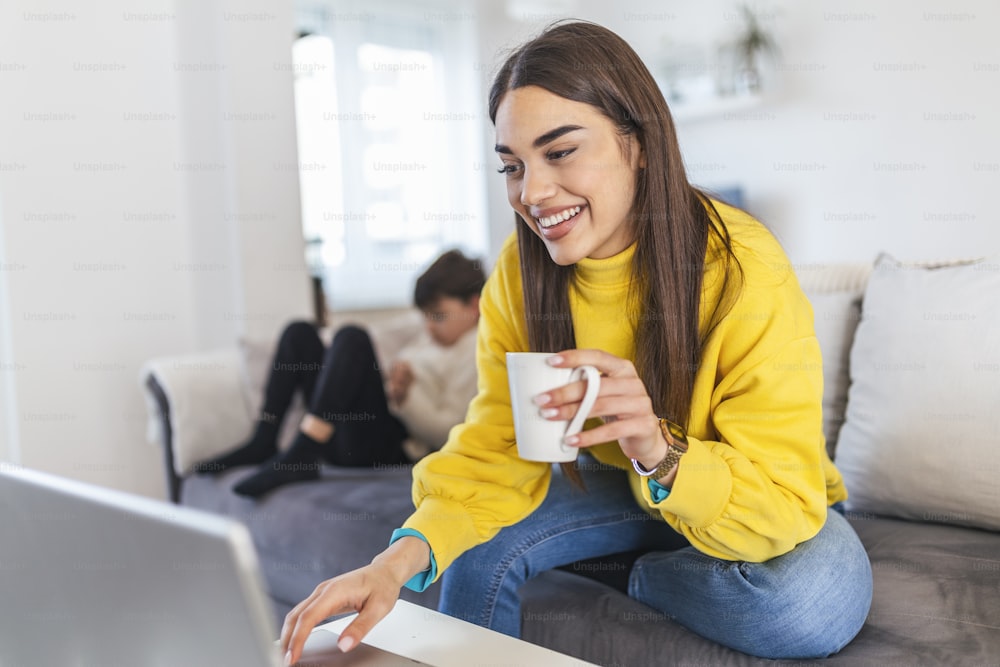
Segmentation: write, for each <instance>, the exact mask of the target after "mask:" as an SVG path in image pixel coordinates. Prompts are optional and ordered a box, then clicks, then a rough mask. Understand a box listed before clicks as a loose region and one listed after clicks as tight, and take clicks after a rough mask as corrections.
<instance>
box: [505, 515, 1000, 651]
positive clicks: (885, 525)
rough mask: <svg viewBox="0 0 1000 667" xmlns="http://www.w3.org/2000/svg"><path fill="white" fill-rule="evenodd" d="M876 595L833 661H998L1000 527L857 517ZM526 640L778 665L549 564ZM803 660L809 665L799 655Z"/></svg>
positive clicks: (534, 593)
mask: <svg viewBox="0 0 1000 667" xmlns="http://www.w3.org/2000/svg"><path fill="white" fill-rule="evenodd" d="M851 523H852V525H853V526H854V528H855V530H857V532H858V535H859V536H860V537H861V541H862V542H863V543H864V545H865V547H866V548H867V549H868V553H869V556H870V558H871V561H872V571H873V576H874V585H875V595H874V602H873V605H872V610H871V612H870V614H869V617H868V621H867V622H866V623H865V627H864V628H862V630H861V633H860V634H859V635H858V636H857V638H855V640H854V641H853V642H851V643H850V644H849V645H848V646H847V647H846V648H844V649H843V650H842V651H841V652H840V653H838V654H836V655H834V656H831V657H830V658H827V659H826V660H824V661H822V664H829V665H857V666H861V665H865V666H868V665H883V664H885V665H908V666H909V665H946V664H947V665H955V664H963V665H974V664H982V665H986V664H995V663H996V660H997V656H1000V534H998V533H992V532H988V531H981V530H973V529H968V528H959V527H954V526H946V525H934V524H926V523H911V522H907V521H901V520H896V519H888V518H879V517H874V516H870V515H853V516H852V517H851ZM521 598H522V601H523V604H522V616H523V619H524V620H523V622H522V635H523V637H524V639H526V640H528V641H531V642H534V643H536V644H541V645H542V646H547V647H549V648H552V649H555V650H557V651H561V652H563V653H568V654H570V655H575V656H577V657H580V658H583V659H586V660H589V661H591V662H595V663H597V664H601V665H612V664H613V665H620V666H622V667H625V666H631V665H636V666H642V667H646V666H648V665H654V664H657V665H659V664H663V665H774V664H783V663H781V662H778V663H775V662H774V661H770V660H761V659H758V658H753V657H751V656H748V655H745V654H743V653H739V652H736V651H731V650H729V649H726V648H723V647H722V646H719V645H717V644H714V643H712V642H709V641H707V640H705V639H702V638H701V637H699V636H697V635H695V634H694V633H692V632H689V631H688V630H686V629H684V628H683V627H681V626H679V625H676V624H674V623H673V622H671V621H670V620H668V619H666V618H664V617H663V615H662V614H659V613H658V612H656V611H655V610H653V609H651V608H650V607H647V606H645V605H643V604H640V603H638V602H636V601H634V600H632V599H630V598H628V597H627V596H625V595H624V594H622V593H620V592H618V591H616V590H614V589H612V588H609V587H607V586H604V585H603V584H600V583H597V582H595V581H592V580H589V579H585V578H583V577H580V576H577V575H574V574H571V573H568V572H562V571H553V572H546V573H545V574H543V575H541V576H539V577H537V578H536V579H533V580H532V581H530V582H528V583H527V584H525V585H524V586H523V587H522V588H521ZM796 664H799V663H798V662H797V663H796Z"/></svg>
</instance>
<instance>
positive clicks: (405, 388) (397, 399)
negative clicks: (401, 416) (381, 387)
mask: <svg viewBox="0 0 1000 667" xmlns="http://www.w3.org/2000/svg"><path fill="white" fill-rule="evenodd" d="M412 384H413V367H412V366H410V364H408V363H406V362H405V361H397V362H396V363H394V364H393V365H392V367H391V368H390V369H389V379H388V380H387V381H386V387H385V394H386V398H388V399H389V402H390V403H393V404H394V405H401V404H402V403H403V401H405V400H406V395H407V393H409V391H410V385H412Z"/></svg>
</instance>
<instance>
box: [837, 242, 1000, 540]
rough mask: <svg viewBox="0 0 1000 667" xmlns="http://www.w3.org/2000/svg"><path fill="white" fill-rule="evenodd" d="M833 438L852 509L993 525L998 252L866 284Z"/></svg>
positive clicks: (891, 268) (884, 267)
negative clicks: (842, 415)
mask: <svg viewBox="0 0 1000 667" xmlns="http://www.w3.org/2000/svg"><path fill="white" fill-rule="evenodd" d="M850 371H851V386H850V391H849V393H848V403H847V416H846V421H845V423H844V426H843V428H842V429H841V431H840V437H839V440H838V444H837V457H836V463H837V467H838V468H839V469H840V471H841V472H842V473H843V475H844V481H845V483H846V485H847V490H848V493H849V494H850V498H849V499H848V502H847V506H848V508H849V509H851V510H859V511H866V512H873V513H876V514H883V515H890V516H897V517H902V518H906V519H915V520H920V521H939V522H945V523H952V524H961V525H968V526H978V527H982V528H990V529H994V530H998V529H1000V481H998V480H1000V257H998V258H994V259H990V260H984V261H981V262H978V263H975V264H967V265H962V266H951V267H945V268H936V269H926V268H912V267H906V266H903V265H901V264H900V263H899V262H896V261H895V260H893V259H891V258H888V257H883V258H880V260H879V262H878V263H877V265H876V267H875V270H874V272H873V273H872V276H871V278H870V280H869V282H868V286H867V289H866V291H865V296H864V301H863V304H862V316H861V322H860V323H859V325H858V328H857V333H856V335H855V338H854V344H853V347H852V349H851V359H850Z"/></svg>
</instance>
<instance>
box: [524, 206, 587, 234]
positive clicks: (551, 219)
mask: <svg viewBox="0 0 1000 667" xmlns="http://www.w3.org/2000/svg"><path fill="white" fill-rule="evenodd" d="M581 210H582V209H581V207H579V206H573V207H571V208H567V209H565V210H563V211H560V212H559V213H556V214H554V215H548V216H545V217H544V218H535V220H537V221H538V224H539V225H541V226H542V227H543V228H545V229H548V228H550V227H555V226H556V225H558V224H560V223H563V222H566V221H567V220H569V219H570V218H573V217H576V215H577V214H578V213H579V212H580V211H581Z"/></svg>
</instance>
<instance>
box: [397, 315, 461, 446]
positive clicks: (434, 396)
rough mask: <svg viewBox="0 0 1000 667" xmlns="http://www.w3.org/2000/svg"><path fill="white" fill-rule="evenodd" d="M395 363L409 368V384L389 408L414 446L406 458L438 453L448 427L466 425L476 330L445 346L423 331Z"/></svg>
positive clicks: (445, 438)
mask: <svg viewBox="0 0 1000 667" xmlns="http://www.w3.org/2000/svg"><path fill="white" fill-rule="evenodd" d="M398 359H399V360H400V361H405V362H407V363H409V364H410V366H411V368H412V369H413V383H412V384H411V385H410V389H409V391H408V392H407V394H406V398H405V399H404V400H403V403H402V404H401V405H398V406H391V409H392V411H393V413H394V414H395V415H396V416H397V417H399V418H400V419H401V420H402V421H403V423H404V424H406V429H407V431H409V433H410V438H411V439H412V440H415V441H416V442H411V443H409V446H408V447H407V448H406V450H407V452H406V453H407V455H409V456H410V458H412V459H414V460H416V459H418V458H420V457H422V456H423V455H425V454H428V453H430V452H432V451H436V450H438V449H441V447H442V446H443V445H444V443H445V442H446V441H447V440H448V432H449V431H450V430H451V427H452V426H455V425H456V424H461V423H462V422H464V421H465V412H466V410H467V409H468V407H469V402H470V401H471V400H472V399H473V398H474V397H475V395H476V389H477V387H476V377H477V374H476V329H475V328H473V329H472V330H470V331H468V332H466V333H465V334H464V335H463V336H462V337H461V338H459V339H458V340H457V341H455V343H454V344H452V345H449V346H448V347H444V346H443V345H439V344H437V343H435V342H434V341H433V340H431V338H430V336H429V335H427V334H426V333H424V334H422V335H421V336H420V337H419V338H418V339H417V341H415V342H414V343H411V344H410V345H408V346H406V347H405V348H404V349H403V350H402V351H400V353H399V357H398Z"/></svg>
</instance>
